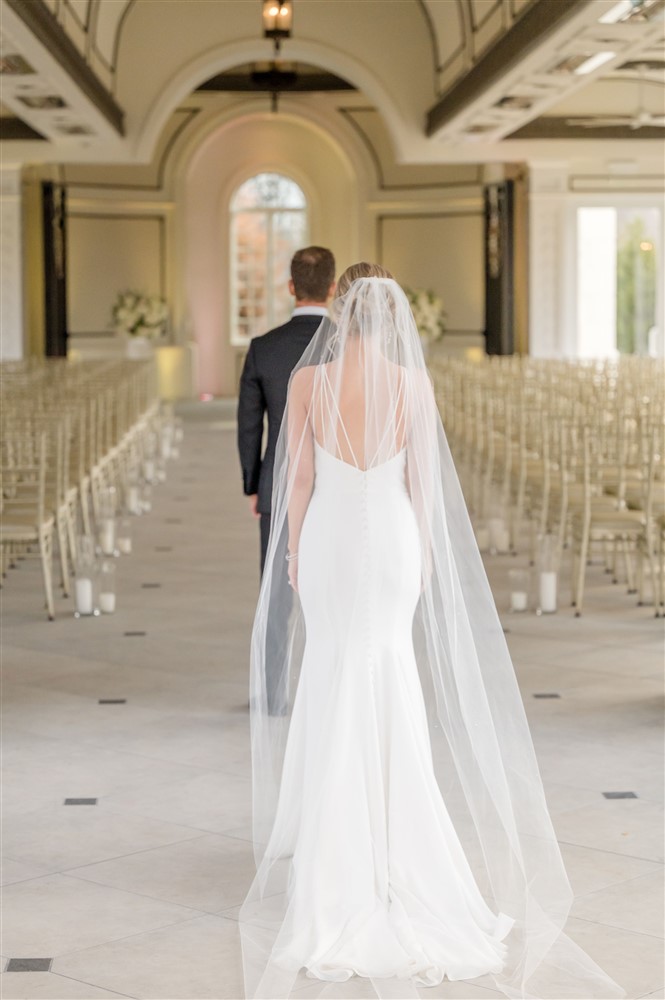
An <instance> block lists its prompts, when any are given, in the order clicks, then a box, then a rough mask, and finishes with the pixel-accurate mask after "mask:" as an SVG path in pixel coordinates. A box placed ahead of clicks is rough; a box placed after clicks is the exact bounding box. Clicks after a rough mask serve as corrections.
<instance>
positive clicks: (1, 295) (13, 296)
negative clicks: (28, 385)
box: [0, 163, 24, 361]
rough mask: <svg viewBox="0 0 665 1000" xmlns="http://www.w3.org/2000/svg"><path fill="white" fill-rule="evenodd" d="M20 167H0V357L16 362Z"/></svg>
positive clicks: (20, 344)
mask: <svg viewBox="0 0 665 1000" xmlns="http://www.w3.org/2000/svg"><path fill="white" fill-rule="evenodd" d="M22 228H23V224H22V205H21V166H20V164H16V163H8V164H3V165H2V167H0V261H1V266H0V275H1V279H2V282H1V285H0V300H1V304H0V328H1V330H2V337H1V338H0V359H1V360H3V361H17V360H19V359H20V358H22V357H23V354H24V337H23V320H24V315H23V238H22Z"/></svg>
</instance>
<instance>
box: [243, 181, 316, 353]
mask: <svg viewBox="0 0 665 1000" xmlns="http://www.w3.org/2000/svg"><path fill="white" fill-rule="evenodd" d="M306 243H307V202H306V199H305V195H304V194H303V192H302V190H301V188H300V187H299V186H298V185H297V184H296V183H295V181H292V180H291V179H290V178H288V177H284V176H282V175H281V174H268V173H264V174H256V176H255V177H250V178H249V180H247V181H245V182H244V184H241V186H240V187H239V188H238V190H237V191H236V193H235V194H234V196H233V198H232V199H231V343H232V344H237V345H239V346H242V345H247V344H248V343H249V341H250V340H251V338H252V337H254V336H256V335H257V334H261V333H265V332H266V330H270V329H271V328H272V327H273V326H279V324H280V323H283V322H285V321H286V320H287V319H288V317H289V313H290V310H291V304H292V300H291V297H290V295H289V289H288V281H289V264H290V262H291V257H292V256H293V254H294V252H295V251H296V250H297V249H298V248H299V247H302V246H305V244H306Z"/></svg>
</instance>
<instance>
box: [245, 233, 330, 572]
mask: <svg viewBox="0 0 665 1000" xmlns="http://www.w3.org/2000/svg"><path fill="white" fill-rule="evenodd" d="M334 290H335V258H334V257H333V255H332V252H331V251H330V250H327V249H326V248H325V247H305V248H304V249H302V250H298V251H297V252H296V253H295V254H294V256H293V259H292V261H291V280H290V281H289V291H290V292H291V295H293V296H295V300H296V304H295V308H294V310H293V312H292V313H291V318H290V319H289V320H288V321H287V322H286V323H284V324H283V325H282V326H278V327H276V328H275V329H274V330H270V331H269V332H268V333H265V334H263V336H261V337H254V339H253V340H252V341H251V342H250V345H249V350H248V352H247V357H246V359H245V365H244V367H243V371H242V376H241V378H240V398H239V400H238V451H239V452H240V464H241V466H242V477H243V489H244V492H245V495H246V496H247V498H248V501H249V509H250V511H251V513H252V514H253V516H254V517H255V518H257V519H260V521H261V572H263V567H264V565H265V560H266V551H267V549H268V537H269V535H270V502H271V496H272V472H273V464H274V461H275V446H276V444H277V438H278V436H279V428H280V425H281V423H282V417H283V415H284V409H285V407H286V392H287V388H288V384H289V377H290V375H291V372H292V371H293V369H294V368H295V366H296V365H297V363H298V361H299V360H300V358H301V357H302V354H303V352H304V350H305V348H306V347H307V346H308V344H309V342H310V340H311V339H312V337H313V336H314V334H315V332H316V330H317V328H318V326H319V324H320V323H321V319H322V317H323V316H327V315H328V311H327V309H326V303H327V301H328V299H329V298H330V296H331V295H332V294H333V292H334ZM266 413H267V414H268V440H267V442H266V448H265V451H264V452H263V454H262V453H261V451H262V440H263V418H264V415H265V414H266Z"/></svg>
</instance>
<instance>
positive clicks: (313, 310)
mask: <svg viewBox="0 0 665 1000" xmlns="http://www.w3.org/2000/svg"><path fill="white" fill-rule="evenodd" d="M327 315H328V310H327V309H326V307H325V306H297V307H296V308H295V309H294V310H293V312H292V313H291V316H292V317H293V316H327Z"/></svg>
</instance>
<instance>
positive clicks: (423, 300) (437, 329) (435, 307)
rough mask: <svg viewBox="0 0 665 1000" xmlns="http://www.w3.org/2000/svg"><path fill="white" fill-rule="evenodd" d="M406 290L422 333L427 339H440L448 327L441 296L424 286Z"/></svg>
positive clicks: (419, 330)
mask: <svg viewBox="0 0 665 1000" xmlns="http://www.w3.org/2000/svg"><path fill="white" fill-rule="evenodd" d="M405 291H406V295H407V298H408V300H409V302H410V304H411V310H412V312H413V318H414V320H415V323H416V326H417V328H418V332H419V333H420V335H421V336H422V337H424V338H426V339H427V340H438V339H439V338H440V337H441V336H443V332H444V330H445V328H446V314H445V311H444V308H443V302H442V300H441V298H440V297H439V296H438V295H435V293H434V292H432V291H431V290H428V289H424V288H418V289H411V288H407V289H405Z"/></svg>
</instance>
